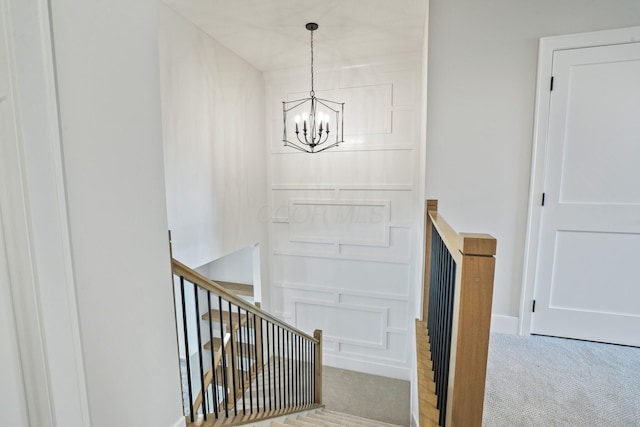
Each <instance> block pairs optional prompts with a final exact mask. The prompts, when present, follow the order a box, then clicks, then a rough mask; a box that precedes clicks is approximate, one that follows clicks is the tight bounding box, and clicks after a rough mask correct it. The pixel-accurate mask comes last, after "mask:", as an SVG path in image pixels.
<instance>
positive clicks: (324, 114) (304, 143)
mask: <svg viewBox="0 0 640 427" xmlns="http://www.w3.org/2000/svg"><path fill="white" fill-rule="evenodd" d="M305 27H306V28H307V30H309V31H310V32H311V91H310V92H309V98H301V99H296V100H293V101H282V115H283V119H284V133H283V136H282V141H283V142H284V146H285V147H291V148H295V149H296V150H300V151H304V152H307V153H319V152H321V151H324V150H327V149H329V148H331V147H337V146H338V144H339V143H341V142H344V139H343V137H344V132H343V127H344V120H343V115H344V102H335V101H329V100H328V99H322V98H316V93H315V91H314V87H313V32H314V31H315V30H317V29H318V24H316V23H315V22H310V23H308V24H307V25H306V26H305ZM292 116H293V117H294V119H293V121H292V120H288V119H290V118H291V117H292ZM294 134H295V136H294ZM289 138H291V139H289Z"/></svg>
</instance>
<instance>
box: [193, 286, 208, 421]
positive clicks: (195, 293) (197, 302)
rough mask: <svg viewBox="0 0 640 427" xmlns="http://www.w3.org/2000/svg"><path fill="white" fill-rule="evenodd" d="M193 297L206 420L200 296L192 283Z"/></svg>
mask: <svg viewBox="0 0 640 427" xmlns="http://www.w3.org/2000/svg"><path fill="white" fill-rule="evenodd" d="M193 298H194V300H195V303H196V332H197V334H198V360H199V361H200V393H201V394H202V415H204V419H205V421H206V420H207V393H206V390H205V389H204V367H203V366H204V364H203V363H202V335H201V333H200V298H198V286H197V285H196V284H195V283H193Z"/></svg>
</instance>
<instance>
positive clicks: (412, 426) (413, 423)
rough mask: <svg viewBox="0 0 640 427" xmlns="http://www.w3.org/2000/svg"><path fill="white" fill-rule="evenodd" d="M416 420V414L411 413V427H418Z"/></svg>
mask: <svg viewBox="0 0 640 427" xmlns="http://www.w3.org/2000/svg"><path fill="white" fill-rule="evenodd" d="M418 425H419V424H418V419H417V418H416V414H414V413H413V412H412V413H411V427H418Z"/></svg>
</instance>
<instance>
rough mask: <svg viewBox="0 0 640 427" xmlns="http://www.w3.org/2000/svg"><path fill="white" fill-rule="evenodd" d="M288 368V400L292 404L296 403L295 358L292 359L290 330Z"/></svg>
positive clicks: (291, 335) (290, 334)
mask: <svg viewBox="0 0 640 427" xmlns="http://www.w3.org/2000/svg"><path fill="white" fill-rule="evenodd" d="M289 355H290V357H289V369H290V371H291V373H290V374H289V383H290V384H291V385H290V387H291V388H290V390H291V391H290V392H289V393H290V394H289V396H290V402H289V405H294V406H295V404H296V393H295V387H294V385H295V370H294V365H295V360H294V359H293V334H292V333H291V332H289Z"/></svg>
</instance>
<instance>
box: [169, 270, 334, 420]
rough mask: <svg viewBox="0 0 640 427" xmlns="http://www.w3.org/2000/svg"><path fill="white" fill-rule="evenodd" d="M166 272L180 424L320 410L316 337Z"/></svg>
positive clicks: (194, 277)
mask: <svg viewBox="0 0 640 427" xmlns="http://www.w3.org/2000/svg"><path fill="white" fill-rule="evenodd" d="M172 272H173V277H174V295H175V297H176V306H175V307H176V329H177V335H178V341H179V342H180V343H181V344H182V346H183V348H184V353H185V355H186V360H185V361H184V362H181V365H182V366H181V373H182V377H183V381H182V383H183V396H184V404H183V407H184V415H185V417H186V418H187V423H188V424H189V423H191V424H193V423H195V422H196V421H198V423H201V422H203V421H204V422H205V423H206V422H207V421H209V423H210V424H213V423H216V422H217V421H218V420H221V419H224V424H225V425H238V424H244V423H247V422H252V421H256V420H259V419H264V418H270V417H274V416H281V415H284V414H287V413H291V412H296V411H302V410H309V409H314V408H317V407H320V406H321V403H322V344H321V343H322V331H319V330H316V331H315V332H314V335H313V336H311V335H308V334H306V333H304V332H302V331H300V330H298V329H296V328H294V327H292V326H290V325H288V324H286V323H285V322H283V321H281V320H280V319H278V318H276V317H274V316H272V315H271V314H269V313H267V312H265V311H263V310H262V309H260V308H259V307H256V306H254V305H252V304H250V303H249V302H247V301H245V300H244V299H242V298H240V297H237V296H235V295H233V294H231V293H229V292H228V291H227V290H226V289H224V288H223V287H222V286H220V285H219V284H217V283H216V282H214V281H212V280H210V279H208V278H206V277H204V276H203V275H201V274H199V273H198V272H196V271H194V270H192V269H190V268H189V267H187V266H186V265H184V264H182V263H181V262H179V261H177V260H175V259H172ZM194 347H195V350H194Z"/></svg>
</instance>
